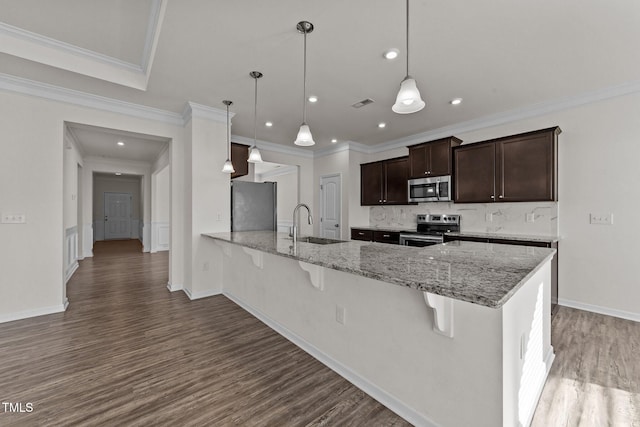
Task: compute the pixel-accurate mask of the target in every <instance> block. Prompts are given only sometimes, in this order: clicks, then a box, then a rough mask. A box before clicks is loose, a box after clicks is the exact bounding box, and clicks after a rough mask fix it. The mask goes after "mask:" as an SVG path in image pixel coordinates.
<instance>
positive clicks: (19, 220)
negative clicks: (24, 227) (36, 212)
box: [2, 213, 27, 224]
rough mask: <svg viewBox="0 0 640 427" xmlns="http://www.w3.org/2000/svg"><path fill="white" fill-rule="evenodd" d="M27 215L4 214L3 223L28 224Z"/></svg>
mask: <svg viewBox="0 0 640 427" xmlns="http://www.w3.org/2000/svg"><path fill="white" fill-rule="evenodd" d="M26 222H27V215H26V214H23V213H18V214H5V213H3V214H2V223H3V224H26Z"/></svg>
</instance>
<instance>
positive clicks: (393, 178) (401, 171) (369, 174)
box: [360, 157, 409, 206]
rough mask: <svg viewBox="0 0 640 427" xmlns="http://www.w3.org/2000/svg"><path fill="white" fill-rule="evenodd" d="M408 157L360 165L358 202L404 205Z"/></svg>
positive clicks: (405, 201) (363, 203)
mask: <svg viewBox="0 0 640 427" xmlns="http://www.w3.org/2000/svg"><path fill="white" fill-rule="evenodd" d="M408 179H409V159H408V157H398V158H395V159H389V160H382V161H379V162H373V163H364V164H361V165H360V204H361V205H362V206H373V205H406V204H407V202H408V186H407V180H408Z"/></svg>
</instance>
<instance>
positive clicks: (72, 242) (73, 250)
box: [64, 225, 78, 283]
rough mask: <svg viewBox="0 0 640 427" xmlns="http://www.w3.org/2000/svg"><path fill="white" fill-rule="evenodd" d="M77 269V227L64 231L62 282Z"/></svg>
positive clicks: (66, 280)
mask: <svg viewBox="0 0 640 427" xmlns="http://www.w3.org/2000/svg"><path fill="white" fill-rule="evenodd" d="M77 269H78V227H77V226H75V225H74V226H73V227H69V228H67V229H66V230H65V231H64V282H65V283H67V282H68V281H69V279H70V278H71V276H73V273H75V271H76V270H77Z"/></svg>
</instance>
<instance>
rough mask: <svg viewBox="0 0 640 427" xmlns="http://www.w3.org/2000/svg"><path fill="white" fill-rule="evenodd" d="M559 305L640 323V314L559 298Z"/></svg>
mask: <svg viewBox="0 0 640 427" xmlns="http://www.w3.org/2000/svg"><path fill="white" fill-rule="evenodd" d="M558 304H559V305H563V306H565V307H571V308H577V309H579V310H584V311H591V312H593V313H598V314H605V315H607V316H613V317H619V318H621V319H627V320H633V321H635V322H640V313H632V312H630V311H623V310H616V309H613V308H608V307H602V306H599V305H592V304H586V303H583V302H578V301H571V300H568V299H562V298H558Z"/></svg>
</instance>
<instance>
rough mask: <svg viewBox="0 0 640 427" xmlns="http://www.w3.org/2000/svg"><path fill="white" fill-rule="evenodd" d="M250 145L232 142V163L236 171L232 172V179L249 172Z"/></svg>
mask: <svg viewBox="0 0 640 427" xmlns="http://www.w3.org/2000/svg"><path fill="white" fill-rule="evenodd" d="M247 160H249V146H248V145H243V144H236V143H235V142H232V143H231V163H232V164H233V169H235V172H234V173H232V174H231V179H233V178H238V177H240V176H245V175H248V174H249V163H247Z"/></svg>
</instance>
